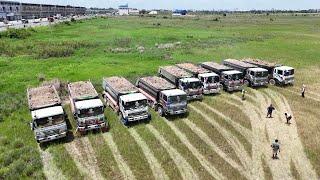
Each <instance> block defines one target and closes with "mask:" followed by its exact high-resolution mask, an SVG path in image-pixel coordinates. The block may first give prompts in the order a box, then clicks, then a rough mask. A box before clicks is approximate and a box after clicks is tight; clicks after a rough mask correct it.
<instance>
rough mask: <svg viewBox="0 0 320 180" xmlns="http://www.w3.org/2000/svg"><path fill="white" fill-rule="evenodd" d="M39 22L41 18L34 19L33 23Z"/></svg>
mask: <svg viewBox="0 0 320 180" xmlns="http://www.w3.org/2000/svg"><path fill="white" fill-rule="evenodd" d="M40 22H41V19H34V21H33V23H35V24H38V23H40Z"/></svg>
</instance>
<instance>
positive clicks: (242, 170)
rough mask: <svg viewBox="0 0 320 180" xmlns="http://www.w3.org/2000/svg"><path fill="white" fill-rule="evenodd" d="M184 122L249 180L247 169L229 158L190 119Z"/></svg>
mask: <svg viewBox="0 0 320 180" xmlns="http://www.w3.org/2000/svg"><path fill="white" fill-rule="evenodd" d="M183 122H184V123H185V124H186V125H187V126H188V127H189V128H190V129H191V130H192V132H193V133H194V134H196V135H197V136H198V137H199V138H200V139H201V140H202V141H203V142H205V143H206V144H207V145H208V146H209V147H210V149H211V150H212V151H214V152H216V153H217V154H218V155H219V156H220V157H221V158H222V159H223V160H225V161H226V162H227V163H228V164H230V165H231V166H232V167H233V168H234V169H236V170H237V171H238V172H239V173H240V174H242V175H243V176H244V177H246V178H248V177H249V176H248V174H247V173H246V172H245V169H243V167H242V166H241V165H239V164H238V163H237V162H235V161H234V160H233V159H231V158H230V157H228V155H227V154H225V153H224V152H223V151H222V150H221V149H220V148H219V147H218V146H217V145H216V144H215V143H214V142H213V141H212V140H211V139H210V137H209V136H208V135H207V134H206V133H205V132H203V131H202V130H201V129H200V128H199V127H198V126H197V125H196V124H194V123H193V122H191V121H190V120H189V119H184V120H183Z"/></svg>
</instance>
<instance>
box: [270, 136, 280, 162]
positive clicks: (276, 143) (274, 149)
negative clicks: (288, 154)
mask: <svg viewBox="0 0 320 180" xmlns="http://www.w3.org/2000/svg"><path fill="white" fill-rule="evenodd" d="M271 148H272V159H278V153H280V144H279V140H278V139H276V140H275V141H274V143H272V144H271Z"/></svg>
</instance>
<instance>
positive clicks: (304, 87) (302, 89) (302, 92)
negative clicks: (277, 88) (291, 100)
mask: <svg viewBox="0 0 320 180" xmlns="http://www.w3.org/2000/svg"><path fill="white" fill-rule="evenodd" d="M305 92H306V85H302V88H301V97H303V98H304V97H305V96H304V93H305Z"/></svg>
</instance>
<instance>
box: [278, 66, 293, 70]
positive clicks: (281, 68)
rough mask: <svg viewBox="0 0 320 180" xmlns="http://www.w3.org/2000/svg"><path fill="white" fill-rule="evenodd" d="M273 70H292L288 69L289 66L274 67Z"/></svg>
mask: <svg viewBox="0 0 320 180" xmlns="http://www.w3.org/2000/svg"><path fill="white" fill-rule="evenodd" d="M275 69H278V70H282V71H288V70H292V69H294V68H293V67H290V66H279V67H276V68H275Z"/></svg>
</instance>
